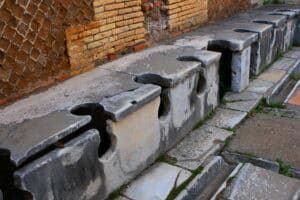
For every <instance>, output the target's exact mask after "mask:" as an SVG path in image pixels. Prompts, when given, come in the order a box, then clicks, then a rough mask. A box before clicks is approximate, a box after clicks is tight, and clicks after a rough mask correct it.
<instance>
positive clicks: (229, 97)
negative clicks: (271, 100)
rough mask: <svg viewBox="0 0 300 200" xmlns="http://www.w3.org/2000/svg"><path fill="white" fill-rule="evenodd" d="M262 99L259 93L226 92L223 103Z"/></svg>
mask: <svg viewBox="0 0 300 200" xmlns="http://www.w3.org/2000/svg"><path fill="white" fill-rule="evenodd" d="M262 97H263V95H262V94H259V93H254V92H247V91H243V92H240V93H236V92H227V93H226V94H225V96H224V97H223V99H224V100H225V101H252V100H258V99H261V98H262Z"/></svg>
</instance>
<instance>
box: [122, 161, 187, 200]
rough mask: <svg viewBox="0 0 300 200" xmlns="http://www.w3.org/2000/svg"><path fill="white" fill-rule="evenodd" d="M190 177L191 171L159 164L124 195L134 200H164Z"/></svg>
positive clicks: (131, 185) (129, 187)
mask: <svg viewBox="0 0 300 200" xmlns="http://www.w3.org/2000/svg"><path fill="white" fill-rule="evenodd" d="M190 176H191V173H190V172H189V171H186V170H184V169H181V168H179V167H175V166H172V165H169V164H166V163H157V164H155V165H154V166H152V167H151V168H150V169H148V170H147V171H146V172H145V173H144V174H142V175H141V176H140V177H138V178H137V179H136V180H135V181H134V182H132V183H131V184H130V185H129V186H128V188H127V189H126V190H125V191H124V193H123V194H124V195H125V196H126V197H128V198H129V199H132V200H153V199H162V200H163V199H166V198H167V197H168V195H169V193H170V192H171V191H172V189H175V188H177V187H178V186H180V185H181V184H182V183H183V182H184V181H186V180H187V179H188V178H189V177H190Z"/></svg>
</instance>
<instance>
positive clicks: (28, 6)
mask: <svg viewBox="0 0 300 200" xmlns="http://www.w3.org/2000/svg"><path fill="white" fill-rule="evenodd" d="M237 1H238V2H237ZM247 2H248V0H72V1H70V0H0V36H1V37H0V105H2V104H4V103H6V102H8V101H10V100H12V99H15V98H18V97H20V96H22V95H23V94H26V93H30V92H32V91H34V90H36V89H37V88H40V87H44V86H48V85H50V84H53V83H55V82H57V81H62V80H65V79H66V78H69V77H70V76H73V75H76V74H79V73H82V72H84V71H86V70H89V69H91V68H93V67H94V66H95V65H97V64H101V63H103V62H106V61H108V60H113V59H116V58H117V57H118V55H121V54H124V53H128V52H130V51H139V50H142V49H143V48H145V47H148V46H150V42H156V41H160V40H163V39H166V38H170V37H174V36H178V35H180V34H183V33H184V32H187V31H189V30H191V29H193V28H196V27H199V26H200V25H202V24H203V23H205V22H207V21H208V17H210V19H211V20H215V19H218V18H220V17H222V18H223V17H224V15H225V16H226V15H231V14H233V13H235V12H237V11H239V10H241V9H244V8H246V7H247V6H248V4H247Z"/></svg>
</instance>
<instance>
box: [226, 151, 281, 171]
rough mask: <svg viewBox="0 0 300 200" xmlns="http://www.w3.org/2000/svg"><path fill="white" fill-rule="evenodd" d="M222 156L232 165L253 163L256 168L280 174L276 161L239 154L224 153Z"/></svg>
mask: <svg viewBox="0 0 300 200" xmlns="http://www.w3.org/2000/svg"><path fill="white" fill-rule="evenodd" d="M222 156H223V157H224V159H225V160H226V161H227V162H230V163H235V164H238V163H252V164H253V165H255V166H258V167H261V168H264V169H267V170H271V171H274V172H277V173H278V172H279V168H280V166H279V164H278V163H277V162H274V161H269V160H266V159H263V158H257V157H255V156H250V155H245V154H239V153H232V152H227V151H224V152H222Z"/></svg>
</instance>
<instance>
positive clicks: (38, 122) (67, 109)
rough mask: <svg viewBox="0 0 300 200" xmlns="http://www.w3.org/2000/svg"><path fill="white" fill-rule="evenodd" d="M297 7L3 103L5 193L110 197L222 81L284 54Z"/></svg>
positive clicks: (241, 80) (245, 78)
mask: <svg viewBox="0 0 300 200" xmlns="http://www.w3.org/2000/svg"><path fill="white" fill-rule="evenodd" d="M299 14H300V7H299V9H296V8H294V7H288V6H287V7H285V8H284V9H282V8H279V7H276V6H274V7H272V6H267V7H262V8H259V9H255V10H251V11H249V12H247V13H246V14H241V15H238V16H236V17H234V18H231V19H228V20H227V21H224V22H220V23H218V24H215V25H211V26H207V27H204V28H202V29H197V30H195V31H193V32H191V33H189V34H187V35H186V36H184V38H182V39H178V40H175V41H174V42H173V43H172V44H169V45H159V46H156V47H153V48H149V49H147V50H145V51H142V52H138V53H135V54H131V55H128V56H126V57H123V58H120V59H118V60H115V61H113V62H110V63H107V64H104V65H102V67H98V68H95V69H93V70H92V71H90V72H87V73H85V74H82V75H79V76H77V77H74V78H73V79H69V80H67V81H65V82H63V83H62V84H59V85H56V86H54V87H52V88H49V89H48V90H46V91H44V92H41V93H37V94H34V95H32V96H29V97H27V98H24V99H22V100H20V101H18V102H15V103H14V104H11V105H8V106H6V107H3V108H1V109H0V122H1V124H0V132H1V134H0V160H1V163H2V165H1V166H0V169H1V170H0V194H1V193H3V198H4V200H11V199H12V200H14V199H17V200H23V199H26V200H28V199H30V200H37V199H45V200H48V199H49V200H50V199H70V200H71V199H86V200H93V199H95V200H96V199H97V200H99V199H100V200H101V199H106V198H107V197H108V196H109V194H110V193H111V192H113V191H114V190H116V189H118V188H119V187H120V186H122V185H123V184H126V183H128V182H129V181H130V180H132V179H133V178H135V177H136V176H137V175H138V174H139V173H141V172H142V171H143V170H144V169H145V168H146V167H148V166H149V165H150V164H152V163H153V162H154V161H155V160H156V159H157V158H158V157H159V156H160V155H161V153H162V152H165V151H166V150H168V149H170V148H171V147H172V146H173V145H174V144H176V143H177V142H178V141H179V140H180V139H181V138H183V137H184V136H185V135H186V134H187V133H188V132H189V131H191V130H192V129H193V127H194V126H195V125H196V124H197V123H198V122H199V121H201V120H203V119H204V118H205V116H207V115H208V114H209V113H210V112H211V111H212V110H213V109H214V108H215V107H216V106H217V105H218V102H219V93H220V92H219V91H220V86H221V85H222V84H224V83H222V82H223V81H224V80H226V84H227V85H226V87H228V88H229V89H230V90H232V91H236V92H239V91H242V90H244V89H245V88H246V87H247V86H248V83H249V78H250V70H251V72H252V73H255V72H256V71H254V69H257V73H258V72H259V71H261V70H262V69H263V68H264V66H261V65H259V64H257V63H258V62H257V61H258V60H261V59H263V58H265V56H264V55H261V53H262V52H270V56H269V57H270V58H269V59H266V60H265V61H264V62H263V63H265V64H266V65H268V64H270V63H271V62H272V61H273V60H274V59H275V58H276V56H274V55H278V54H281V53H283V52H284V51H286V50H287V49H288V48H289V47H290V46H291V45H292V43H293V41H294V38H295V37H298V36H297V35H296V36H295V32H296V33H297V31H298V30H297V27H298V26H296V22H297V17H298V18H299ZM245 16H246V17H245ZM269 16H271V17H270V18H269ZM249 17H250V20H249ZM245 23H246V24H247V25H244V24H245ZM270 24H271V26H270ZM270 32H271V33H272V34H270ZM263 37H265V38H264V39H265V40H263ZM274 38H275V39H274ZM265 41H266V42H265ZM275 44H276V45H275ZM206 49H208V50H206ZM261 49H263V50H261ZM274 49H275V50H274ZM211 50H213V51H211ZM272 50H274V51H272ZM218 52H221V53H218ZM251 52H252V53H251ZM253 52H255V53H253ZM267 57H268V56H267ZM222 59H223V60H224V61H226V62H222ZM220 60H221V61H220ZM223 67H225V68H226V69H229V70H228V71H230V72H229V73H228V72H226V74H225V75H224V74H222V72H223V71H224V70H223V69H222V68H223ZM222 70H223V71H222ZM226 71H227V70H226ZM224 76H230V77H231V78H230V79H229V81H228V80H227V79H225V78H226V77H225V78H224Z"/></svg>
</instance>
